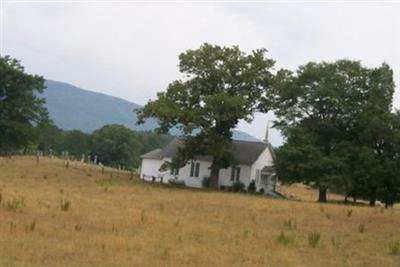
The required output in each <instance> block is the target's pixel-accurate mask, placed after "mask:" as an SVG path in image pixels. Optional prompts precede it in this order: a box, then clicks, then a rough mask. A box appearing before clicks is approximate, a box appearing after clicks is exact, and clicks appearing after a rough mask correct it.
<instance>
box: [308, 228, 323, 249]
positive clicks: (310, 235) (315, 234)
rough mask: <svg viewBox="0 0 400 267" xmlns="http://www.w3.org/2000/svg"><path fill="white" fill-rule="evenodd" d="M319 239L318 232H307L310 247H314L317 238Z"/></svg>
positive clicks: (317, 241) (317, 240)
mask: <svg viewBox="0 0 400 267" xmlns="http://www.w3.org/2000/svg"><path fill="white" fill-rule="evenodd" d="M320 239H321V235H320V233H319V232H310V233H308V245H309V246H310V247H312V248H315V247H316V246H317V245H318V243H319V240H320Z"/></svg>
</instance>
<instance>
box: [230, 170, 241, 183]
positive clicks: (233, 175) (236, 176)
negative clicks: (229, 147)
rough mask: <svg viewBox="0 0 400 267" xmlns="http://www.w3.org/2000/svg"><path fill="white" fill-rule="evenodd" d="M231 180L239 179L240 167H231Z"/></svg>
mask: <svg viewBox="0 0 400 267" xmlns="http://www.w3.org/2000/svg"><path fill="white" fill-rule="evenodd" d="M231 181H240V167H232V171H231Z"/></svg>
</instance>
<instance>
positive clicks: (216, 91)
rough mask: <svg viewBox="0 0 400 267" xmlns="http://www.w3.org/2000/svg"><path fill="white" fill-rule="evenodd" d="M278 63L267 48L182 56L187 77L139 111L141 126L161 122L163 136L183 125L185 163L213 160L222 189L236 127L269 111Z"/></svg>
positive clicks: (207, 48)
mask: <svg viewBox="0 0 400 267" xmlns="http://www.w3.org/2000/svg"><path fill="white" fill-rule="evenodd" d="M273 65H274V61H273V60H271V59H268V58H267V57H266V50H265V49H259V50H254V51H252V53H250V54H245V53H243V52H242V51H240V50H239V47H237V46H234V47H221V46H213V45H210V44H207V43H206V44H203V45H202V46H201V47H200V48H199V49H196V50H188V51H186V52H185V53H182V54H180V55H179V69H180V71H181V72H182V73H183V74H184V76H185V79H182V80H176V81H173V82H172V83H171V84H170V85H169V86H168V88H167V90H166V91H165V92H160V93H158V95H157V99H156V100H154V101H149V102H148V103H147V104H146V105H145V106H144V107H143V109H140V110H138V112H137V114H138V119H139V123H143V122H144V121H145V120H146V119H147V118H157V120H158V121H159V123H160V126H159V128H158V131H159V132H167V131H168V130H169V129H171V128H173V127H178V128H179V129H180V130H181V131H182V132H183V137H182V140H183V142H184V145H183V147H182V148H181V149H180V150H179V151H178V156H177V157H178V158H179V161H181V162H183V163H182V164H184V163H186V162H187V161H189V160H191V159H193V158H194V157H195V156H196V155H210V156H212V157H213V162H212V165H211V176H210V179H211V182H210V185H211V186H212V187H216V186H217V185H218V175H219V170H220V169H221V168H226V167H228V166H230V165H232V163H233V157H232V153H231V149H232V142H231V138H232V129H234V128H235V127H236V126H237V124H238V122H239V120H241V119H242V120H245V121H247V122H250V121H252V119H253V114H254V112H257V111H266V110H268V109H269V108H268V106H267V105H266V104H265V105H263V106H261V105H260V100H262V99H263V98H264V97H265V95H266V94H265V92H266V91H268V90H269V89H270V87H271V85H272V78H273V75H272V74H271V72H270V69H271V68H272V67H273Z"/></svg>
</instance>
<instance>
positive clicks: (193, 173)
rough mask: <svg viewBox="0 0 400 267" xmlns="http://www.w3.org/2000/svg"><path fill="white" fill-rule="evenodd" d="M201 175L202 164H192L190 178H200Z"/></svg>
mask: <svg viewBox="0 0 400 267" xmlns="http://www.w3.org/2000/svg"><path fill="white" fill-rule="evenodd" d="M199 173H200V163H199V162H192V164H191V165H190V177H199Z"/></svg>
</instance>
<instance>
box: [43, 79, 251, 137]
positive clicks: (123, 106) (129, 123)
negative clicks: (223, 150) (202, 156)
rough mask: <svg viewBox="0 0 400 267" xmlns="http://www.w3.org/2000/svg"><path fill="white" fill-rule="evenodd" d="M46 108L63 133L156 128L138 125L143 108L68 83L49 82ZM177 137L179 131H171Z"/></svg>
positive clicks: (240, 134) (149, 124)
mask: <svg viewBox="0 0 400 267" xmlns="http://www.w3.org/2000/svg"><path fill="white" fill-rule="evenodd" d="M46 87H47V88H46V90H45V91H44V93H43V97H44V98H45V99H46V104H45V106H46V108H47V110H48V111H49V114H50V118H51V119H52V120H53V121H54V123H55V124H56V125H57V126H58V127H60V128H62V129H64V130H74V129H78V130H81V131H83V132H87V133H90V132H93V131H94V130H96V129H99V128H101V127H102V126H104V125H107V124H121V125H124V126H126V127H128V128H130V129H132V130H138V131H144V130H153V129H154V128H156V127H157V122H156V121H155V120H147V121H146V123H144V124H141V125H136V121H137V118H136V113H135V112H133V111H134V109H137V108H140V107H141V106H140V105H138V104H135V103H133V102H129V101H126V100H124V99H121V98H118V97H113V96H109V95H105V94H101V93H96V92H92V91H89V90H85V89H82V88H79V87H76V86H73V85H71V84H68V83H63V82H58V81H52V80H46ZM171 133H172V134H177V133H178V132H177V130H172V132H171ZM233 137H234V139H237V140H245V141H258V140H257V139H256V138H254V137H253V136H251V135H249V134H247V133H244V132H242V131H237V130H236V131H234V136H233Z"/></svg>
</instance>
